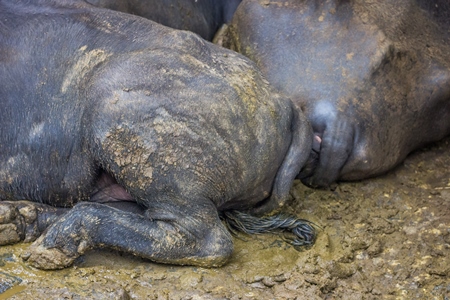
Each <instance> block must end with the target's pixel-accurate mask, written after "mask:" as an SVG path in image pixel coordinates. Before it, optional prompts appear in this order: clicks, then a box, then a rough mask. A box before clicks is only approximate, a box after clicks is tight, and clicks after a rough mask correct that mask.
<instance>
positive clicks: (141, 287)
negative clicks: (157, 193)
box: [0, 138, 450, 299]
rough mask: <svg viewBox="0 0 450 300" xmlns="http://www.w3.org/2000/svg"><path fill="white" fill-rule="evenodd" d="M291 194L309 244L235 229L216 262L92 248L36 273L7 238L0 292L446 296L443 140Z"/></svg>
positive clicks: (28, 295)
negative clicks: (229, 251)
mask: <svg viewBox="0 0 450 300" xmlns="http://www.w3.org/2000/svg"><path fill="white" fill-rule="evenodd" d="M291 194H292V197H293V201H292V202H291V203H290V205H289V206H288V207H287V208H286V210H287V211H289V212H293V213H296V214H297V215H298V216H299V217H302V218H305V219H308V220H311V221H313V222H315V223H316V224H319V225H320V226H321V227H322V230H321V231H320V233H319V237H318V240H317V242H316V244H315V245H314V246H313V247H312V248H311V249H309V250H304V251H300V252H299V251H296V250H295V249H293V248H292V247H291V246H289V245H287V244H285V243H284V242H283V241H282V240H281V238H280V237H273V236H257V237H246V236H241V238H243V239H245V240H246V241H243V240H240V239H236V238H235V251H234V254H233V257H232V259H231V261H230V262H229V263H228V264H227V265H226V266H225V267H222V268H217V269H205V268H193V267H178V266H168V265H159V264H154V263H151V262H148V261H144V260H141V259H138V258H134V257H131V256H128V255H121V254H119V253H116V252H109V251H93V252H89V253H88V254H87V255H86V256H84V257H83V258H82V259H79V260H78V261H77V262H76V263H75V265H74V266H73V267H70V268H68V269H65V270H61V271H40V270H37V269H33V268H31V267H29V266H28V265H27V264H26V263H24V262H22V260H21V258H20V254H21V253H22V252H24V251H26V249H27V245H26V244H20V245H16V246H6V247H0V269H1V272H0V287H1V286H2V284H3V286H4V287H5V286H6V284H8V286H7V289H6V291H4V292H3V293H2V294H0V299H4V298H8V299H450V278H449V275H450V274H449V273H450V249H449V248H450V138H447V139H445V140H444V141H442V142H440V143H437V144H435V145H433V146H431V147H428V148H425V149H422V150H420V151H418V152H416V153H414V154H413V155H411V156H410V157H408V158H407V159H406V161H405V162H404V163H403V164H401V165H400V166H399V167H398V168H397V169H395V170H394V171H393V172H391V173H389V174H387V175H385V176H381V177H378V178H374V179H371V180H365V181H361V182H354V183H340V184H339V185H338V186H337V188H336V190H335V191H321V190H314V189H309V188H306V187H304V186H303V185H302V184H301V183H300V182H296V183H295V186H294V188H293V189H292V190H291Z"/></svg>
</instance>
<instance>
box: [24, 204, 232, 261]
mask: <svg viewBox="0 0 450 300" xmlns="http://www.w3.org/2000/svg"><path fill="white" fill-rule="evenodd" d="M166 208H167V207H166ZM171 208H173V207H168V210H166V211H165V212H162V211H161V212H158V211H153V210H152V211H151V212H150V213H148V214H146V215H140V214H136V213H133V212H129V211H123V210H119V209H116V208H114V207H111V206H108V205H104V204H100V203H88V202H84V203H79V204H77V205H75V206H74V207H73V208H72V209H71V210H70V211H69V212H68V213H67V214H65V215H64V216H63V217H61V218H60V219H59V220H58V221H57V222H55V223H54V224H52V225H51V226H50V227H49V228H48V230H47V232H46V233H45V234H43V235H42V236H41V237H40V238H39V239H38V240H36V241H35V242H34V243H33V244H32V245H31V247H30V253H29V257H28V262H29V263H30V264H31V265H33V266H35V267H37V268H41V269H61V268H64V267H67V266H69V265H71V264H72V263H73V261H74V260H75V259H76V258H77V257H79V256H80V255H82V254H83V253H84V252H85V251H86V250H88V249H92V248H110V249H116V250H120V251H125V252H128V253H132V254H134V255H136V256H138V257H142V258H147V259H150V260H152V261H155V262H160V263H170V264H180V265H197V266H206V267H216V266H221V265H223V264H224V263H225V262H226V261H227V259H228V258H229V257H230V255H231V253H232V251H233V244H232V239H231V236H230V234H229V232H228V231H227V230H226V228H225V227H224V226H223V224H222V223H221V222H220V219H219V216H218V214H217V210H216V208H215V207H214V205H212V203H211V205H207V206H206V207H205V206H204V205H202V206H201V208H202V209H201V211H199V210H195V209H194V210H193V211H192V214H190V215H183V213H182V212H184V213H185V214H186V213H187V210H186V209H183V210H177V209H171ZM191 208H192V207H190V209H189V210H188V211H189V212H190V211H191ZM177 211H179V212H180V213H177Z"/></svg>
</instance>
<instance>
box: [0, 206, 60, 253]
mask: <svg viewBox="0 0 450 300" xmlns="http://www.w3.org/2000/svg"><path fill="white" fill-rule="evenodd" d="M67 211H68V208H58V207H53V206H50V205H46V204H42V203H35V202H30V201H25V200H23V201H0V245H8V244H14V243H18V242H20V241H24V242H32V241H34V240H35V239H37V238H38V237H39V236H40V235H41V233H42V232H43V231H44V230H45V229H46V228H47V227H48V226H49V225H50V224H52V223H54V222H55V221H56V220H58V219H59V218H60V217H61V215H63V214H65V213H66V212H67Z"/></svg>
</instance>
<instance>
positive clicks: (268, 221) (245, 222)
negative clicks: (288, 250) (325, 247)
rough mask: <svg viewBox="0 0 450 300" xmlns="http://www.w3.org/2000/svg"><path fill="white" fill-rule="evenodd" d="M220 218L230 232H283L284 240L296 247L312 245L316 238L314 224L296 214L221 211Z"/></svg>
mask: <svg viewBox="0 0 450 300" xmlns="http://www.w3.org/2000/svg"><path fill="white" fill-rule="evenodd" d="M221 218H222V220H223V221H224V222H225V224H226V226H227V228H228V229H229V230H230V232H231V233H233V234H237V233H238V232H244V233H246V234H261V233H272V234H277V233H283V235H284V239H285V241H286V242H288V243H290V244H291V245H293V246H294V247H296V248H297V249H298V247H303V246H312V245H313V244H314V241H315V240H316V235H317V232H316V229H315V228H314V226H315V224H314V223H312V222H310V221H308V220H304V219H299V218H297V217H296V216H293V215H288V214H276V215H273V216H268V217H255V216H252V215H249V214H246V213H243V212H240V211H236V210H231V211H224V212H222V216H221Z"/></svg>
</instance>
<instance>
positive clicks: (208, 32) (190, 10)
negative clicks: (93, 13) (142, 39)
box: [85, 0, 241, 41]
mask: <svg viewBox="0 0 450 300" xmlns="http://www.w3.org/2000/svg"><path fill="white" fill-rule="evenodd" d="M85 1H86V2H89V3H91V4H93V5H95V6H98V7H104V8H109V9H113V10H117V11H121V12H126V13H130V14H134V15H138V16H141V17H144V18H147V19H150V20H153V21H155V22H158V23H160V24H163V25H165V26H169V27H172V28H176V29H183V30H189V31H192V32H195V33H197V34H199V35H200V36H201V37H202V38H204V39H206V40H209V41H211V40H212V39H213V37H214V34H215V33H216V31H217V30H218V29H219V28H220V26H221V25H223V24H224V23H228V22H229V21H230V20H231V17H232V16H233V13H234V11H235V10H236V7H237V6H238V5H239V3H240V2H241V0H85Z"/></svg>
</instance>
